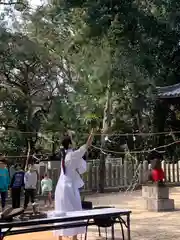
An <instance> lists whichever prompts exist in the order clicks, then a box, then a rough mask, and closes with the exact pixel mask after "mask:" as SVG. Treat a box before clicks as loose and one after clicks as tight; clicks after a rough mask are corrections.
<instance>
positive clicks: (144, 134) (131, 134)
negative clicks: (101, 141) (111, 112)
mask: <svg viewBox="0 0 180 240" xmlns="http://www.w3.org/2000/svg"><path fill="white" fill-rule="evenodd" d="M60 131H62V130H60V129H57V130H48V131H43V133H56V132H60ZM0 132H2V133H3V132H15V133H20V134H37V135H39V136H41V135H43V133H41V132H24V131H18V130H15V129H14V130H13V129H6V130H3V129H0ZM179 133H180V131H171V132H139V133H137V132H136V133H111V134H110V133H96V134H94V135H95V136H102V135H103V136H124V137H127V136H155V135H171V134H179ZM82 135H83V136H88V135H89V134H88V133H82Z"/></svg>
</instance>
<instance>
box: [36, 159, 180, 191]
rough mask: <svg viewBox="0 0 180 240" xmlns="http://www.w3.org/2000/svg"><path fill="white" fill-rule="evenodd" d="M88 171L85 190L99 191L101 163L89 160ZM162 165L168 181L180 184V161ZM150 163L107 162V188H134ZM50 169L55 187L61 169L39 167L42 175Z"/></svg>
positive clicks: (84, 177) (139, 183)
mask: <svg viewBox="0 0 180 240" xmlns="http://www.w3.org/2000/svg"><path fill="white" fill-rule="evenodd" d="M87 167H88V171H87V173H86V174H85V175H84V176H83V179H84V182H85V186H84V190H85V191H97V189H98V182H99V164H98V161H97V160H96V161H89V162H88V163H87ZM162 167H163V169H164V171H165V176H166V181H167V182H169V183H175V184H178V183H179V184H180V161H178V162H177V163H168V162H165V161H163V162H162ZM149 168H150V164H148V162H147V161H144V162H143V163H139V164H135V163H134V164H132V163H131V162H129V161H125V162H124V163H123V161H122V160H121V159H115V160H112V161H108V162H107V163H106V172H105V175H106V176H105V189H115V188H119V189H133V188H134V187H136V186H138V185H141V184H142V183H143V182H144V180H145V175H147V174H146V173H147V170H148V169H149ZM46 171H48V173H49V176H50V177H51V179H52V180H53V188H54V189H55V187H56V184H57V181H58V177H59V174H60V169H50V170H47V168H46V166H41V167H40V169H39V173H40V177H42V176H43V175H44V173H45V172H46Z"/></svg>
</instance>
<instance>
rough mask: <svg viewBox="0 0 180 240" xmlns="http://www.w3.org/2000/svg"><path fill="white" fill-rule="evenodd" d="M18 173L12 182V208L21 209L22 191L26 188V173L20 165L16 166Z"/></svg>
mask: <svg viewBox="0 0 180 240" xmlns="http://www.w3.org/2000/svg"><path fill="white" fill-rule="evenodd" d="M15 170H16V172H15V173H14V175H13V177H12V180H11V185H10V187H11V196H12V208H19V207H20V199H21V189H22V187H23V186H24V171H23V170H22V169H21V166H20V165H17V166H16V169H15Z"/></svg>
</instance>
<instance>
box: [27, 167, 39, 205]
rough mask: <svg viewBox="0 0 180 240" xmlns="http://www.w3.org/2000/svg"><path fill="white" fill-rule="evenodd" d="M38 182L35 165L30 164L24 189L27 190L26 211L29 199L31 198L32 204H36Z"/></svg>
mask: <svg viewBox="0 0 180 240" xmlns="http://www.w3.org/2000/svg"><path fill="white" fill-rule="evenodd" d="M37 180H38V176H37V170H36V169H35V168H34V165H31V164H29V166H28V171H27V172H26V173H25V175H24V188H25V199H24V209H26V208H27V206H28V204H29V198H31V203H32V204H33V203H34V202H35V194H36V189H37Z"/></svg>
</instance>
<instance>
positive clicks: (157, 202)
mask: <svg viewBox="0 0 180 240" xmlns="http://www.w3.org/2000/svg"><path fill="white" fill-rule="evenodd" d="M144 208H145V209H146V210H148V211H155V212H161V211H173V210H174V199H152V198H149V199H144Z"/></svg>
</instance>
